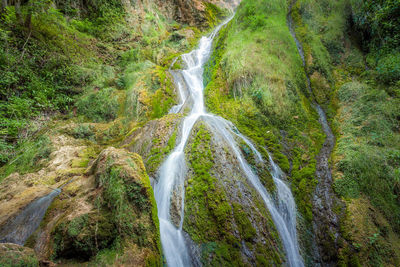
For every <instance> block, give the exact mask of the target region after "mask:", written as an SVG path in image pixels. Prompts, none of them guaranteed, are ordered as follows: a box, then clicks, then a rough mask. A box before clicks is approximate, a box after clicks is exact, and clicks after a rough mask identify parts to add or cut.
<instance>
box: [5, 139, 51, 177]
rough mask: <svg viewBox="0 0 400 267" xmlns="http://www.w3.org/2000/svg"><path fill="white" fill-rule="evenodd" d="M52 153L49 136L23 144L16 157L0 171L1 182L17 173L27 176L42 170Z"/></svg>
mask: <svg viewBox="0 0 400 267" xmlns="http://www.w3.org/2000/svg"><path fill="white" fill-rule="evenodd" d="M51 152H52V145H51V141H50V138H49V137H48V136H47V135H42V136H39V137H37V138H36V139H33V140H29V141H26V142H24V143H22V145H21V146H20V148H19V150H18V151H17V152H16V153H15V157H14V158H13V159H12V160H11V161H10V162H8V163H7V164H6V165H5V166H3V167H2V168H1V169H0V180H2V179H3V178H4V177H7V176H8V175H10V174H11V173H13V172H15V171H18V172H19V173H20V174H25V173H28V172H32V171H35V170H38V169H40V168H41V167H42V166H43V164H44V163H45V161H46V160H47V159H48V157H49V156H50V153H51Z"/></svg>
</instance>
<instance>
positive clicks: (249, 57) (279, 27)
mask: <svg viewBox="0 0 400 267" xmlns="http://www.w3.org/2000/svg"><path fill="white" fill-rule="evenodd" d="M242 18H243V19H242ZM244 18H245V19H244ZM255 28H256V29H257V30H254V29H255ZM267 36H268V37H267ZM277 43H279V46H277V45H276V44H277ZM255 53H256V54H257V56H254V55H255ZM288 65H290V66H297V68H296V67H292V68H287V66H288ZM205 75H206V79H205V81H206V82H207V87H206V92H205V93H206V96H207V99H206V101H207V106H208V108H209V109H210V110H211V111H212V112H214V113H217V114H219V115H221V116H223V117H226V118H227V119H229V120H231V121H232V122H234V123H235V125H236V126H237V127H238V128H239V130H240V131H241V132H242V133H243V134H245V135H246V136H248V137H250V138H251V139H252V140H253V141H254V142H256V144H257V145H258V146H259V148H260V151H262V152H263V154H264V157H265V158H268V155H267V150H268V151H270V152H271V153H272V155H273V157H274V159H275V160H276V161H277V163H278V164H279V165H280V167H281V168H282V169H283V170H284V171H285V172H286V173H288V174H290V181H291V183H292V189H293V193H294V195H295V197H296V200H297V203H298V204H297V205H298V208H299V211H300V212H301V213H302V214H303V216H304V218H305V219H306V221H308V222H310V221H311V218H312V212H311V208H312V205H311V197H312V193H313V188H314V187H315V184H316V180H315V177H314V173H315V164H316V163H315V159H314V158H315V155H316V154H317V152H318V149H319V147H320V146H321V144H322V142H323V135H322V133H321V130H320V126H319V124H318V120H317V118H318V116H317V114H316V113H315V112H314V111H313V109H312V108H311V106H310V102H309V100H308V99H307V98H306V93H305V92H306V90H305V76H304V73H303V72H302V67H301V61H300V58H299V56H298V53H297V50H296V46H295V43H294V40H293V38H292V37H291V35H290V32H289V30H288V28H287V24H286V8H285V7H282V5H281V3H280V2H279V1H272V2H271V1H268V2H266V1H243V2H242V3H241V5H240V7H239V9H238V11H237V17H235V18H234V20H233V21H232V22H231V24H230V25H229V26H228V28H227V29H226V30H223V31H222V32H221V33H220V36H219V39H218V42H217V43H216V45H215V53H214V54H213V56H212V59H211V60H210V63H209V65H208V67H207V69H206V71H205ZM282 133H283V134H282Z"/></svg>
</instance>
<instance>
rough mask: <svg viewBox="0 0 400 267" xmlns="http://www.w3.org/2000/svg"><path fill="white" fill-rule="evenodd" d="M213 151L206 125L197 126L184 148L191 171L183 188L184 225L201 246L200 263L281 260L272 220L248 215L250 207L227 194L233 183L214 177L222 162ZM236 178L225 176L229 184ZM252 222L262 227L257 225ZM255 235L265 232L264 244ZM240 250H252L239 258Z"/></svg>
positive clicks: (263, 263)
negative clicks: (219, 161) (184, 192)
mask: <svg viewBox="0 0 400 267" xmlns="http://www.w3.org/2000/svg"><path fill="white" fill-rule="evenodd" d="M216 152H217V151H216V150H215V149H214V148H213V145H212V141H211V133H210V131H209V129H208V128H207V126H205V124H203V123H201V124H200V125H198V126H196V128H195V129H194V131H193V137H192V139H191V141H190V142H189V145H188V147H187V149H186V151H185V153H186V154H187V155H188V161H189V166H188V167H189V173H191V174H190V175H189V179H188V186H187V187H186V194H185V218H184V224H183V229H184V230H185V231H186V232H187V233H188V234H189V235H190V236H191V238H192V239H193V241H194V242H196V243H197V244H199V245H200V246H201V262H202V264H203V265H205V266H215V265H233V266H243V265H245V263H246V258H247V261H248V260H250V259H251V260H254V262H255V263H256V264H259V265H274V264H280V263H281V262H282V255H281V247H280V244H279V243H276V239H278V233H277V232H276V230H275V227H274V226H273V222H272V219H271V218H270V216H269V215H268V213H267V215H265V213H263V215H261V214H258V213H256V214H252V213H251V212H250V210H249V209H251V208H254V206H252V207H251V208H250V207H248V208H247V209H246V207H245V204H244V202H245V200H243V199H241V200H238V199H236V198H235V197H233V196H232V195H234V194H233V193H232V192H230V191H229V190H231V189H229V187H230V186H232V185H229V186H228V185H226V184H225V183H229V182H227V181H223V179H221V178H220V177H218V176H219V175H222V172H221V166H219V165H216V164H217V163H216V162H217V160H216V159H215V158H214V155H216ZM236 179H238V178H237V177H230V179H229V180H231V181H230V182H231V183H233V184H234V183H235V181H236ZM255 202H256V201H255ZM258 204H259V205H260V206H261V207H257V208H259V209H261V210H262V211H264V212H266V210H265V209H266V208H265V207H264V204H263V203H262V202H261V201H260V203H258ZM254 205H256V204H254ZM258 216H260V217H261V218H260V217H258ZM250 218H251V219H250ZM259 220H260V221H261V222H260V221H259ZM255 221H256V222H255ZM259 224H261V226H260V225H259ZM255 225H257V228H259V227H261V228H262V229H258V230H256V228H255ZM260 236H266V239H267V241H266V243H263V242H262V241H261V239H260V238H259V237H260ZM273 240H275V241H273ZM242 249H248V250H250V251H252V253H254V255H251V256H249V255H246V257H244V256H243V255H242V254H241V250H242Z"/></svg>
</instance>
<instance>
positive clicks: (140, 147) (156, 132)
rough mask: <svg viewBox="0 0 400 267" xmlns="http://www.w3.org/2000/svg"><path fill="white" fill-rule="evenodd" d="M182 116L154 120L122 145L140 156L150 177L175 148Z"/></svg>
mask: <svg viewBox="0 0 400 267" xmlns="http://www.w3.org/2000/svg"><path fill="white" fill-rule="evenodd" d="M181 118H182V115H181V114H170V115H167V116H164V117H163V118H161V119H157V120H152V121H150V122H148V123H146V124H145V125H144V126H143V127H141V128H139V129H137V130H135V131H134V132H133V133H132V134H130V135H129V136H128V137H127V138H126V139H125V140H124V141H123V143H122V145H123V147H125V148H126V149H128V150H129V151H132V152H135V153H138V154H140V155H141V156H142V157H143V161H144V164H145V165H146V168H147V170H148V173H149V175H150V176H155V175H156V171H157V169H158V167H159V166H160V164H161V163H162V162H163V160H164V159H165V157H166V156H167V155H168V154H169V152H171V151H172V149H174V147H175V143H176V138H177V133H178V127H179V122H180V121H181Z"/></svg>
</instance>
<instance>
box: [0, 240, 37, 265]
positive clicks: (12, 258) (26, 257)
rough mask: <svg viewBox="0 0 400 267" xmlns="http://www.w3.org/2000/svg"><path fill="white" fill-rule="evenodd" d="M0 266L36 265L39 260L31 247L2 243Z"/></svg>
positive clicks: (0, 245)
mask: <svg viewBox="0 0 400 267" xmlns="http://www.w3.org/2000/svg"><path fill="white" fill-rule="evenodd" d="M0 266H3V267H36V266H39V261H38V259H37V257H36V255H35V252H34V251H33V249H31V248H27V247H23V246H19V245H16V244H10V243H4V244H0Z"/></svg>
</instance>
